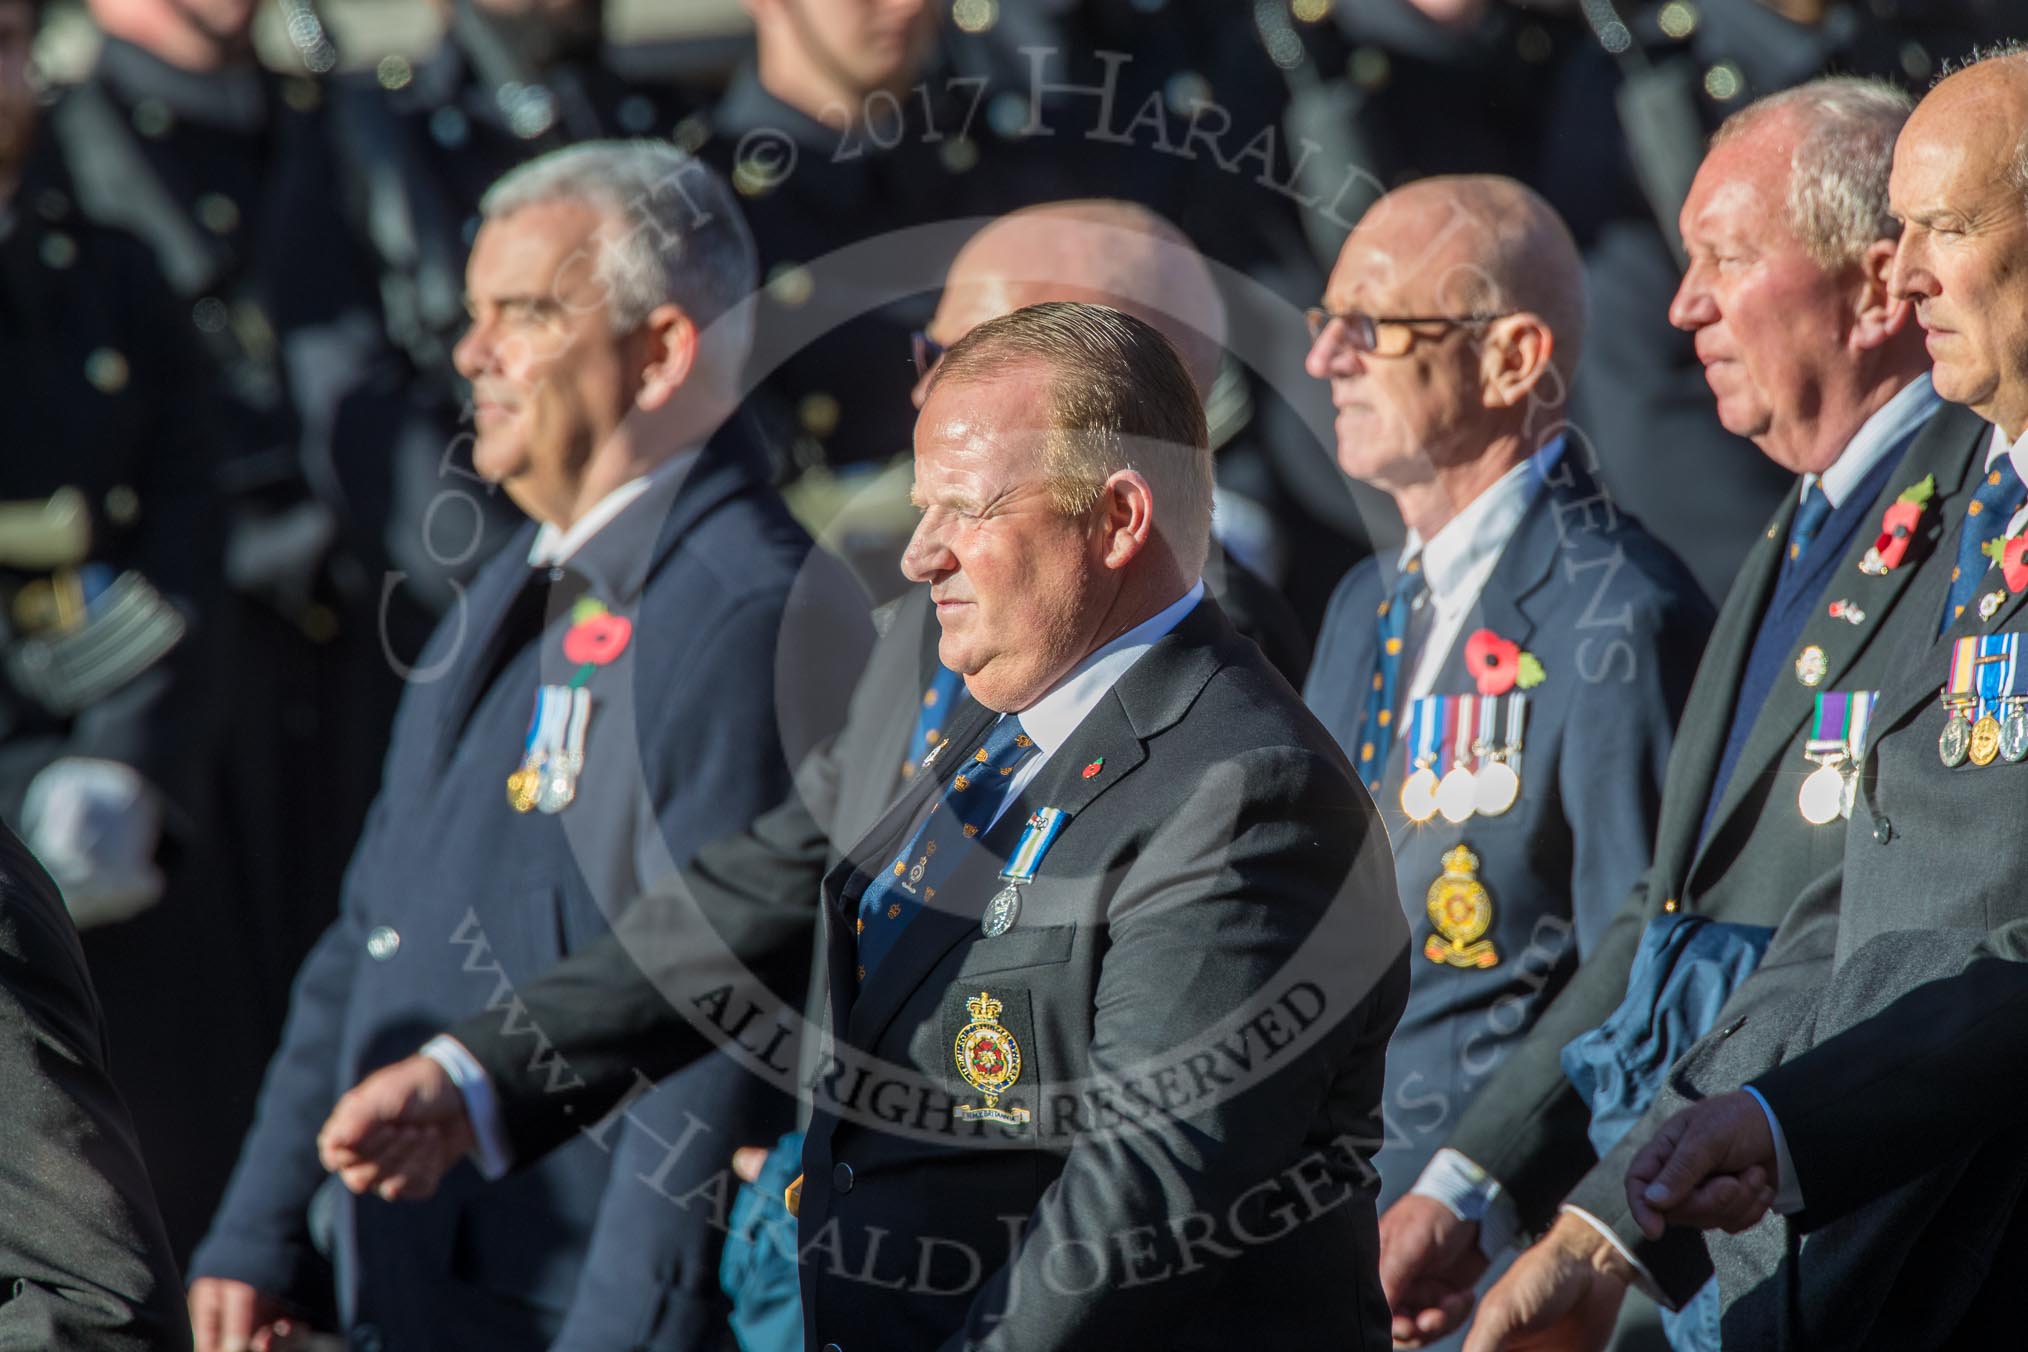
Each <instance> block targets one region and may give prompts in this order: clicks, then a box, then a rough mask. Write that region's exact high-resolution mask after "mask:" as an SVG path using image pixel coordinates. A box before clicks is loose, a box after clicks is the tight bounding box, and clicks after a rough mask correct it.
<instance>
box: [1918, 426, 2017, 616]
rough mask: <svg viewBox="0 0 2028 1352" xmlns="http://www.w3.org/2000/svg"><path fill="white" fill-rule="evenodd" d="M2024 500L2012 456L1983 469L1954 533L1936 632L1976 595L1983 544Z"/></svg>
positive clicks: (1984, 565)
mask: <svg viewBox="0 0 2028 1352" xmlns="http://www.w3.org/2000/svg"><path fill="white" fill-rule="evenodd" d="M2024 500H2028V489H2024V488H2023V487H2022V484H2021V476H2020V475H2019V474H2017V473H2015V471H2014V457H2013V456H2011V455H2003V456H2001V457H2000V458H1999V460H1998V461H1997V462H1996V463H1995V464H1994V465H1993V467H1992V468H1991V469H1990V470H1988V471H1987V472H1986V479H1985V482H1984V483H1981V484H1980V485H1979V491H1978V492H1976V493H1974V494H1972V501H1971V503H1970V505H1969V506H1967V507H1966V508H1965V524H1964V528H1963V529H1962V530H1960V531H1959V532H1958V566H1957V567H1955V568H1953V569H1951V594H1950V599H1949V600H1947V601H1945V602H1944V610H1943V621H1942V623H1940V624H1939V625H1938V626H1937V632H1938V633H1939V634H1941V633H1942V632H1943V631H1944V630H1946V629H1948V628H1950V627H1951V625H1952V624H1954V623H1956V622H1957V618H1958V616H1960V615H1962V614H1964V613H1965V607H1966V606H1968V605H1970V604H1971V603H1972V600H1973V598H1974V597H1975V596H1976V595H1977V594H1978V590H1979V583H1980V582H1981V581H1982V580H1984V578H1985V576H1986V569H1987V566H1988V563H1989V560H1988V559H1987V558H1986V556H1985V551H1986V546H1987V545H1988V544H1991V543H1992V542H1993V541H1995V540H1997V539H1999V538H2000V537H2001V536H2002V535H2004V534H2005V533H2006V531H2007V523H2008V522H2009V521H2011V520H2013V519H2014V514H2015V513H2016V512H2018V511H2020V510H2021V506H2022V503H2023V501H2024Z"/></svg>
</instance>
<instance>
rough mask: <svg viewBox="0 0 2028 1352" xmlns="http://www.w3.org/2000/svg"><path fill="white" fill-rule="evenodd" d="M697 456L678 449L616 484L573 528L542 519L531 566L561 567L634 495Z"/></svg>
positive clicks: (530, 556)
mask: <svg viewBox="0 0 2028 1352" xmlns="http://www.w3.org/2000/svg"><path fill="white" fill-rule="evenodd" d="M696 458H697V448H696V447H692V448H691V449H689V450H687V451H678V452H677V453H676V454H674V455H672V456H670V457H669V458H668V459H667V460H664V461H663V462H662V463H661V464H659V465H657V466H655V468H653V469H651V470H649V471H648V472H647V473H646V474H643V475H641V476H640V477H639V478H636V479H629V480H627V482H625V483H623V484H621V485H620V486H619V487H618V488H615V489H614V490H613V491H612V492H610V493H608V494H606V495H605V496H604V497H602V498H600V499H599V500H598V501H597V502H596V503H594V504H593V505H592V509H591V510H590V511H588V512H586V513H585V514H584V515H583V516H581V517H579V518H578V519H577V520H576V521H574V522H572V523H571V525H570V528H569V529H567V530H565V529H560V528H558V527H557V526H555V525H553V524H552V523H550V522H547V521H545V522H543V523H542V524H541V525H540V526H539V527H537V528H536V531H535V542H534V543H533V544H531V545H529V547H528V566H529V567H530V568H558V567H561V566H562V565H564V564H565V563H568V562H569V561H570V558H571V556H572V555H573V554H575V553H577V551H578V550H580V549H583V548H584V546H585V542H586V541H588V540H590V539H591V538H592V537H593V536H594V535H597V534H598V533H599V532H600V531H602V530H604V529H605V528H606V527H607V526H609V525H611V524H612V520H613V518H614V517H616V516H618V515H619V514H620V513H621V512H624V511H625V510H627V508H629V507H631V506H633V505H634V501H635V499H637V498H639V497H640V496H641V495H642V494H643V493H645V492H647V491H648V490H649V489H650V488H653V487H654V486H655V485H656V484H659V483H662V482H664V481H666V480H668V479H670V478H672V477H674V476H675V475H677V474H680V473H682V472H683V471H684V469H685V468H686V467H687V466H688V465H689V464H690V462H691V461H692V460H695V459H696Z"/></svg>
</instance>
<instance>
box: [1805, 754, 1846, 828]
mask: <svg viewBox="0 0 2028 1352" xmlns="http://www.w3.org/2000/svg"><path fill="white" fill-rule="evenodd" d="M1796 802H1797V805H1798V806H1799V807H1801V808H1802V810H1803V820H1804V821H1806V822H1808V823H1809V824H1810V825H1812V826H1824V825H1826V824H1828V823H1830V822H1834V821H1836V820H1838V818H1839V816H1840V815H1841V814H1842V812H1843V811H1844V807H1845V776H1844V775H1842V774H1840V773H1839V772H1838V766H1837V764H1836V763H1835V762H1831V761H1826V762H1825V763H1824V764H1822V765H1819V766H1818V767H1817V768H1816V769H1815V770H1813V771H1811V772H1810V777H1809V778H1808V779H1805V780H1804V781H1803V788H1802V792H1801V793H1799V794H1797V795H1796Z"/></svg>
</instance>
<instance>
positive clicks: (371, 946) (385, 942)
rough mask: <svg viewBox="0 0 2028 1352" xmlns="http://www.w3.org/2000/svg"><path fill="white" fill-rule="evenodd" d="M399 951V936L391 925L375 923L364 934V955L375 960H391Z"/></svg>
mask: <svg viewBox="0 0 2028 1352" xmlns="http://www.w3.org/2000/svg"><path fill="white" fill-rule="evenodd" d="M399 952H401V936H400V935H399V934H397V933H395V932H394V928H393V926H391V925H377V926H375V927H374V930H373V933H371V934H369V935H367V936H366V956H367V957H369V958H372V959H373V960H374V961H375V962H391V961H393V959H394V955H395V954H397V953H399Z"/></svg>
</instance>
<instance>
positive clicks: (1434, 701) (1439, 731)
mask: <svg viewBox="0 0 2028 1352" xmlns="http://www.w3.org/2000/svg"><path fill="white" fill-rule="evenodd" d="M1449 702H1450V696H1448V695H1424V696H1423V697H1422V698H1421V699H1418V700H1412V701H1410V702H1409V706H1408V739H1407V741H1406V743H1405V744H1404V746H1403V751H1404V753H1405V754H1406V755H1407V757H1408V766H1407V768H1406V769H1405V770H1404V771H1403V777H1404V778H1406V777H1407V776H1408V775H1412V774H1414V773H1415V772H1416V770H1417V769H1418V768H1419V767H1422V766H1426V765H1434V764H1436V760H1437V757H1438V756H1439V755H1441V754H1442V741H1443V732H1444V719H1445V716H1446V710H1445V706H1446V705H1447V704H1448V703H1449Z"/></svg>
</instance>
